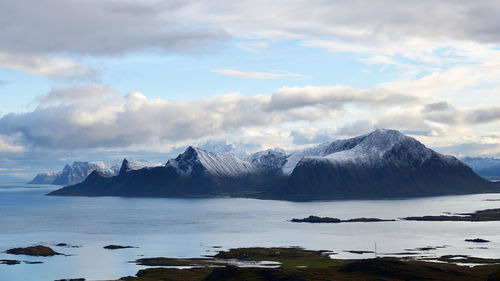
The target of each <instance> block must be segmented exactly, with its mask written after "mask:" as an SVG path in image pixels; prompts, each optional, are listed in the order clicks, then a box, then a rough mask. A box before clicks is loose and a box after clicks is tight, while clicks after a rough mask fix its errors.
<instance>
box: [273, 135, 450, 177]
mask: <svg viewBox="0 0 500 281" xmlns="http://www.w3.org/2000/svg"><path fill="white" fill-rule="evenodd" d="M430 157H438V158H440V159H442V160H445V161H447V162H449V163H451V162H453V163H456V162H457V161H458V160H456V159H455V158H454V157H450V156H444V155H441V154H439V153H437V152H434V151H432V150H430V149H428V148H426V147H425V146H424V145H423V144H422V143H420V142H419V141H417V140H416V139H414V138H412V137H409V136H406V135H404V134H402V133H401V132H399V131H396V130H388V129H377V130H375V131H373V132H371V133H369V134H366V135H362V136H359V137H355V138H350V139H345V140H337V141H334V142H331V143H325V144H321V145H318V146H316V147H312V148H308V149H305V150H303V151H298V152H294V153H292V154H291V155H290V156H289V157H288V159H287V161H286V163H285V164H284V165H283V168H282V172H283V174H285V175H287V174H288V175H289V174H291V173H292V171H293V169H294V168H295V167H296V166H297V165H298V164H299V162H301V161H303V160H304V161H328V162H332V163H345V162H349V163H352V164H358V165H366V164H375V163H377V162H380V161H391V162H393V163H395V164H397V165H399V164H409V163H410V162H411V163H416V162H420V163H421V162H423V161H425V160H427V159H429V158H430Z"/></svg>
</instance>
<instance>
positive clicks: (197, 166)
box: [51, 130, 497, 200]
mask: <svg viewBox="0 0 500 281" xmlns="http://www.w3.org/2000/svg"><path fill="white" fill-rule="evenodd" d="M121 170H122V172H120V174H119V176H115V177H107V176H106V175H105V174H104V173H103V172H100V171H98V170H96V172H93V173H92V174H91V175H90V176H89V177H88V178H87V179H86V180H85V181H84V182H82V183H81V184H76V185H73V186H68V187H65V188H63V189H60V190H58V191H55V192H53V193H51V195H89V196H102V195H108V196H109V195H116V196H158V197H210V196H251V197H258V198H268V199H286V200H314V199H333V198H378V197H384V198H388V197H408V196H429V195H444V194H463V193H478V192H484V191H491V190H496V188H497V187H496V185H494V184H492V183H491V182H488V181H486V180H484V179H483V178H481V177H479V176H478V175H476V174H475V173H474V172H473V171H472V170H471V169H470V168H469V167H468V166H466V165H465V164H463V163H462V162H460V161H459V160H458V159H456V158H455V157H452V156H444V155H441V154H439V153H437V152H435V151H433V150H431V149H428V148H426V147H425V146H424V145H423V144H421V143H420V142H418V141H417V140H415V139H413V138H411V137H408V136H405V135H403V134H401V133H400V132H398V131H393V130H376V131H374V132H372V133H370V134H367V135H363V136H359V137H355V138H351V139H347V140H337V141H333V142H331V143H328V144H322V145H319V146H317V147H314V148H310V149H306V150H304V151H299V152H294V153H292V154H290V155H287V154H286V152H285V151H283V150H281V149H274V150H266V151H261V152H257V153H254V154H252V155H251V156H249V157H248V160H247V159H245V160H241V159H239V158H238V157H236V156H235V155H234V154H231V153H225V154H217V153H212V152H208V151H206V150H203V149H200V148H195V147H192V146H190V147H188V148H187V149H186V150H185V151H184V152H183V153H181V154H179V156H178V157H176V158H175V159H171V160H169V161H168V162H167V164H166V165H164V166H161V167H154V168H148V169H140V170H133V169H129V163H128V161H126V160H125V161H123V163H122V167H121Z"/></svg>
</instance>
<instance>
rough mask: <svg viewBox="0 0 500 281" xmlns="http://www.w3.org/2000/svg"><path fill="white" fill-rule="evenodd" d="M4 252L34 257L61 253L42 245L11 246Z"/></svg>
mask: <svg viewBox="0 0 500 281" xmlns="http://www.w3.org/2000/svg"><path fill="white" fill-rule="evenodd" d="M5 252H6V253H7V254H12V255H27V256H34V257H51V256H57V255H62V254H61V253H58V252H56V251H54V250H52V249H51V248H50V247H47V246H42V245H37V246H29V247H25V248H12V249H8V250H7V251H5Z"/></svg>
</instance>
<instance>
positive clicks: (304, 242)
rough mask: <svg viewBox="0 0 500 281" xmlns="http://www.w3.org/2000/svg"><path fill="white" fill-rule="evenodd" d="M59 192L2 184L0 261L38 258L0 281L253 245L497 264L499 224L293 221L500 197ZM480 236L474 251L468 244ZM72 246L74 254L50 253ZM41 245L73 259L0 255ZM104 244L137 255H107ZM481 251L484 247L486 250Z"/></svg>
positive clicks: (95, 272) (441, 207)
mask: <svg viewBox="0 0 500 281" xmlns="http://www.w3.org/2000/svg"><path fill="white" fill-rule="evenodd" d="M55 188H57V187H50V186H46V187H39V188H33V187H30V188H29V187H26V186H5V185H3V186H0V259H17V260H23V261H43V264H20V265H12V266H8V265H1V264H0V280H2V281H3V280H6V281H7V280H9V281H10V280H16V281H23V280H26V281H28V280H29V281H31V280H55V279H62V278H80V277H83V278H87V279H88V280H106V279H118V278H120V277H123V276H128V275H135V273H136V272H137V270H139V269H141V268H143V267H141V266H136V265H135V264H132V263H129V261H132V260H135V259H137V258H141V257H154V256H168V257H199V256H202V255H211V254H214V253H215V251H217V250H220V249H218V248H214V247H213V246H222V249H228V248H233V247H251V246H302V247H305V248H307V249H313V250H320V249H324V250H332V251H335V252H336V253H338V254H337V255H335V257H337V258H363V257H373V254H365V255H356V254H350V253H347V252H344V251H345V250H373V249H374V245H375V243H376V244H377V251H378V253H379V254H380V255H384V253H397V252H403V251H405V249H408V248H417V247H424V246H442V245H448V246H447V247H446V248H442V249H437V250H432V251H428V252H426V253H425V255H428V256H440V255H444V254H468V255H472V256H478V257H493V258H500V222H411V221H395V222H374V223H341V224H307V223H291V222H289V221H288V220H290V219H291V218H295V217H298V218H302V217H306V216H309V215H311V214H312V215H318V216H330V217H337V218H340V219H349V218H356V217H377V218H383V219H393V218H400V217H406V216H421V215H440V214H442V213H443V212H452V213H462V212H473V211H476V210H481V209H487V208H500V201H485V199H500V194H479V195H466V196H443V197H431V198H419V199H408V200H350V201H325V202H301V203H297V202H286V201H271V200H255V199H235V198H217V199H163V198H116V197H99V198H86V197H49V196H44V194H46V193H48V192H49V191H51V190H54V189H55ZM476 237H480V238H484V239H488V240H491V241H492V242H491V243H486V244H483V245H477V244H474V243H469V242H465V241H464V239H466V238H476ZM57 243H68V244H70V245H75V246H81V247H79V248H69V247H56V246H55V244H57ZM36 244H43V245H47V246H50V247H52V248H53V249H55V250H56V251H58V252H61V253H64V254H67V255H71V256H55V257H45V258H44V257H40V258H38V257H28V256H15V255H8V254H5V253H4V252H5V250H7V249H9V248H12V247H25V246H29V245H36ZM109 244H119V245H131V246H137V247H138V248H133V249H123V250H105V249H103V248H102V247H103V246H105V245H109ZM480 246H481V247H487V249H484V248H483V249H482V248H480Z"/></svg>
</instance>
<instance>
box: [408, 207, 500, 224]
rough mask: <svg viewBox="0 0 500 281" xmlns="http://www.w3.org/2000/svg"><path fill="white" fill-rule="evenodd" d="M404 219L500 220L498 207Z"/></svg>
mask: <svg viewBox="0 0 500 281" xmlns="http://www.w3.org/2000/svg"><path fill="white" fill-rule="evenodd" d="M403 219H404V220H410V221H472V222H480V221H500V208H498V209H487V210H480V211H476V212H474V213H464V214H457V215H454V216H448V215H440V216H421V217H406V218H403Z"/></svg>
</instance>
